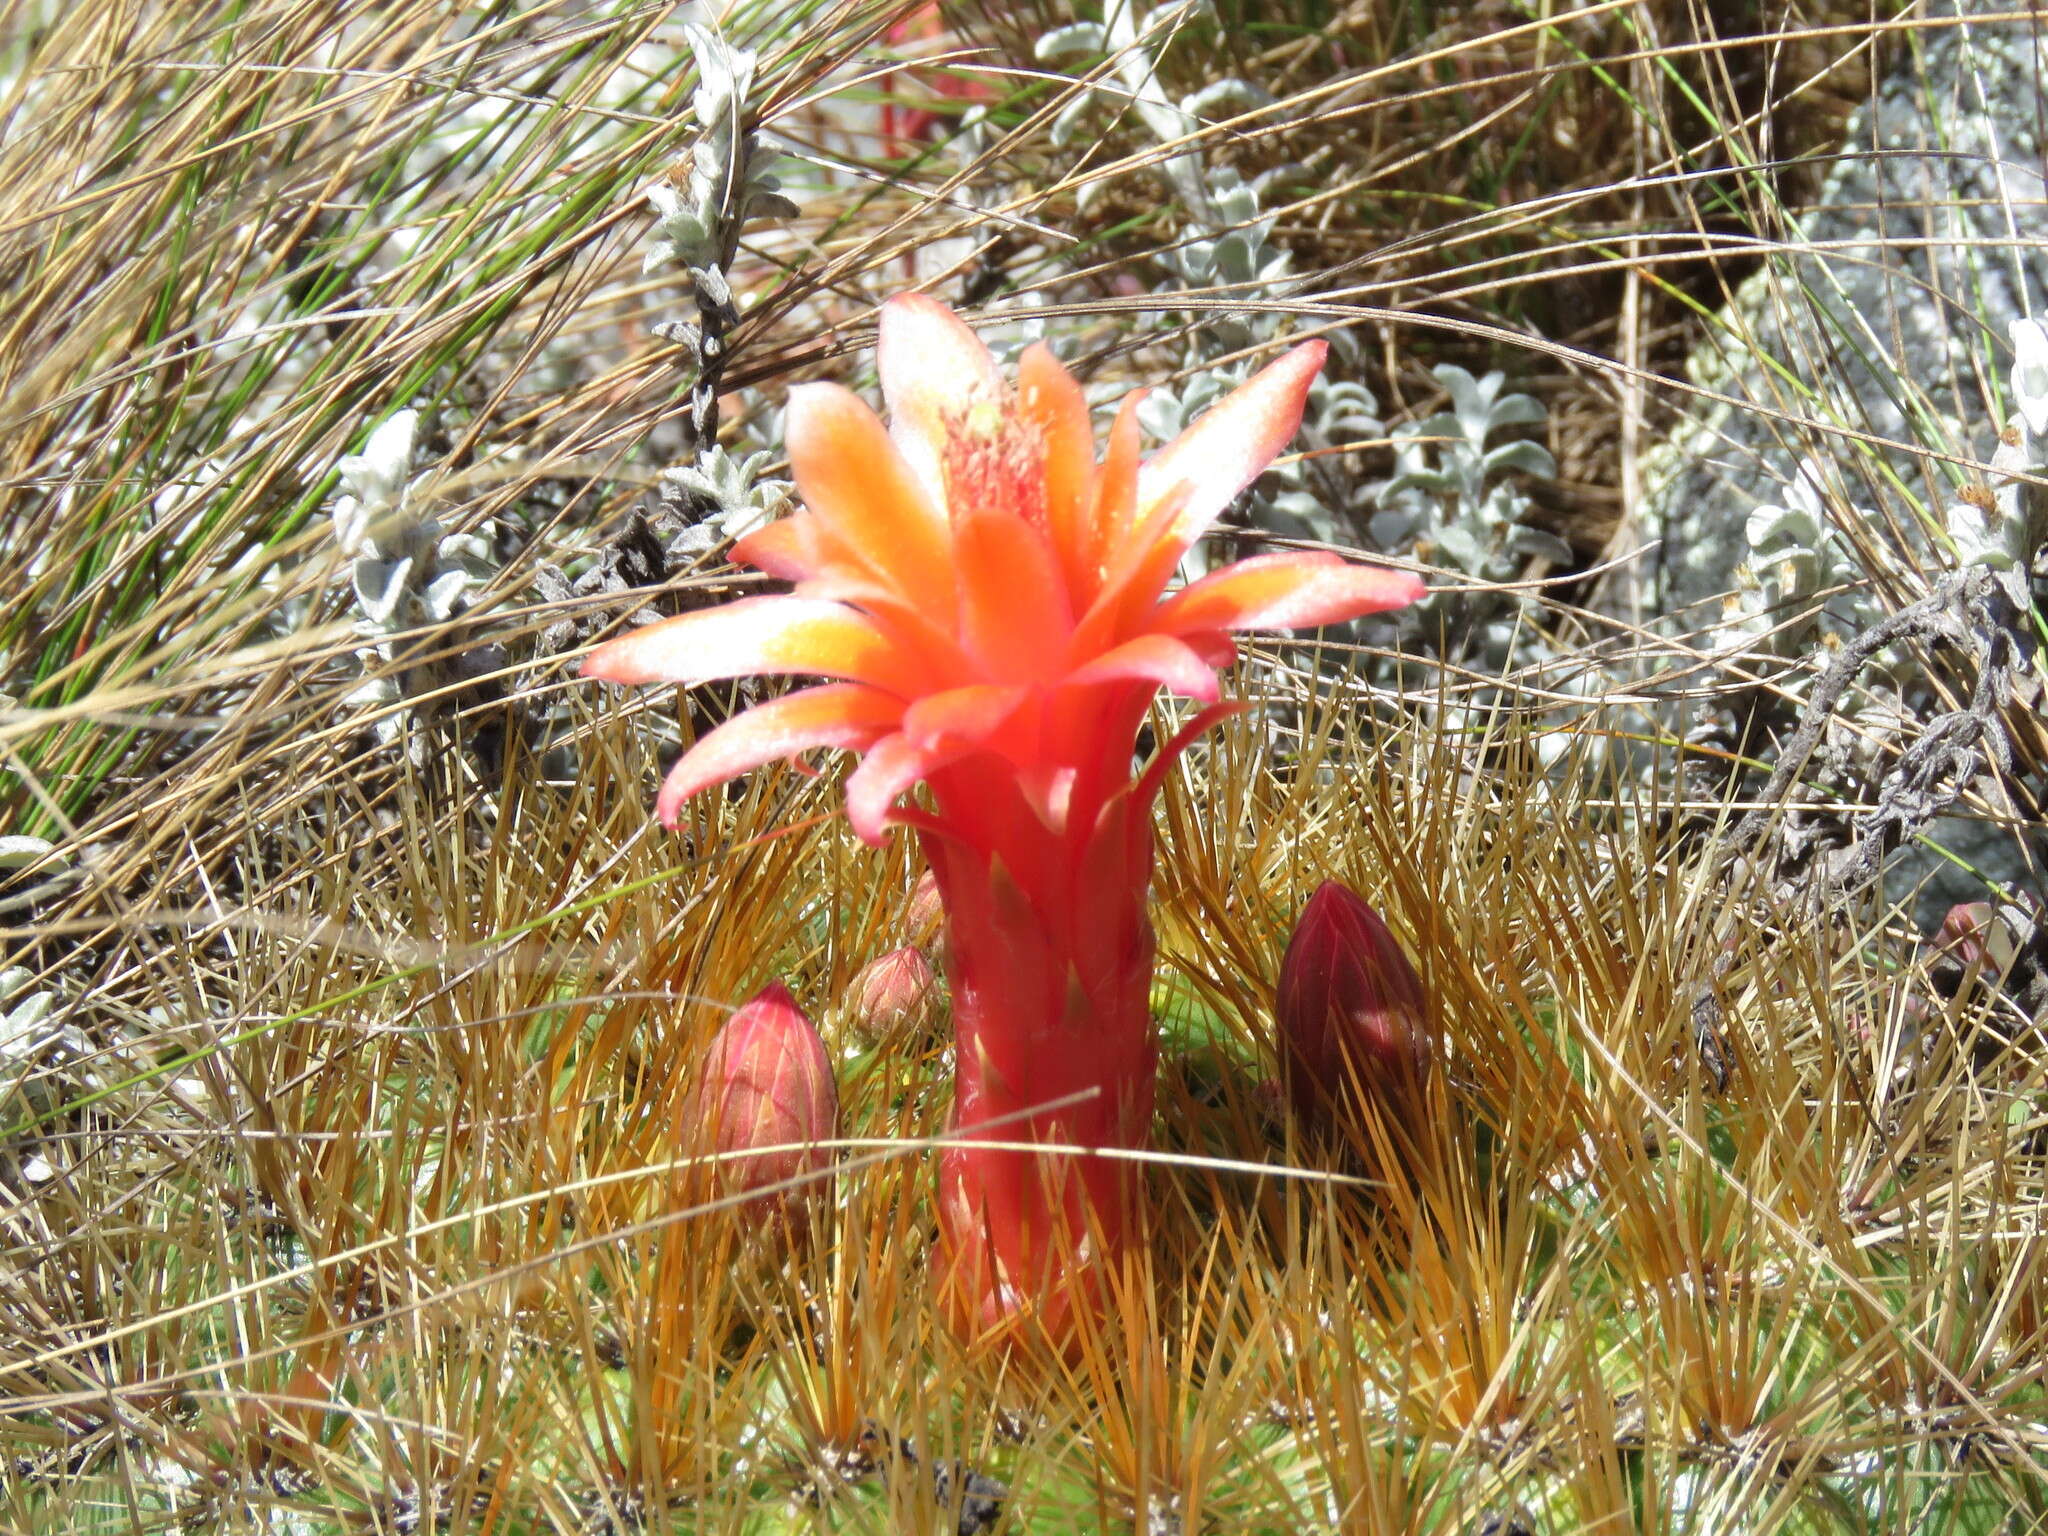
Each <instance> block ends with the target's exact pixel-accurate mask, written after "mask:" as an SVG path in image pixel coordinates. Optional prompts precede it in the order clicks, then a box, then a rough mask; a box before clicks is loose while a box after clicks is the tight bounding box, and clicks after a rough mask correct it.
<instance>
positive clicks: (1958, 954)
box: [1934, 901, 1995, 966]
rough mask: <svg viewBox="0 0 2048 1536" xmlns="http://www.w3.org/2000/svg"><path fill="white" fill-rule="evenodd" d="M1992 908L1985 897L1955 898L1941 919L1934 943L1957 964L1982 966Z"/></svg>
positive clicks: (1987, 949) (1986, 953)
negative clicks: (1939, 930)
mask: <svg viewBox="0 0 2048 1536" xmlns="http://www.w3.org/2000/svg"><path fill="white" fill-rule="evenodd" d="M1994 910H1995V909H1994V908H1993V907H1992V905H1991V903H1990V902H1988V901H1959V902H1957V903H1956V904H1955V905H1954V906H1952V907H1950V908H1949V909H1948V914H1947V916H1945V917H1943V918H1942V920H1941V932H1940V933H1939V934H1937V935H1936V936H1935V940H1934V942H1935V946H1936V947H1937V948H1938V949H1941V950H1942V951H1944V952H1945V953H1947V954H1948V955H1949V956H1950V958H1952V959H1953V960H1954V961H1955V962H1956V964H1958V965H1961V966H1972V965H1976V966H1983V965H1986V964H1988V963H1989V962H1990V959H1991V955H1990V946H1989V942H1988V941H1989V939H1990V937H1991V930H1992V925H1993V912H1994Z"/></svg>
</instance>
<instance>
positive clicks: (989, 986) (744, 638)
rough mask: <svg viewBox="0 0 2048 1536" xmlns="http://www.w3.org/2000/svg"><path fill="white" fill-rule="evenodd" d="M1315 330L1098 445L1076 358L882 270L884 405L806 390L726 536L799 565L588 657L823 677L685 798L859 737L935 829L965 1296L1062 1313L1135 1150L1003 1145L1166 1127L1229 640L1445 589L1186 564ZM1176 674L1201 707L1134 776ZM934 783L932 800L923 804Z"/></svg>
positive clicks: (1111, 1212) (659, 677)
mask: <svg viewBox="0 0 2048 1536" xmlns="http://www.w3.org/2000/svg"><path fill="white" fill-rule="evenodd" d="M1324 352H1325V348H1324V346H1323V344H1322V343H1321V342H1305V343H1303V344H1301V345H1299V346H1297V347H1295V348H1294V349H1293V350H1292V351H1290V352H1288V353H1287V354H1286V355H1285V356H1283V357H1281V358H1280V359H1278V360H1277V361H1275V362H1274V363H1272V364H1270V365H1269V366H1268V367H1266V368H1265V369H1263V370H1262V371H1261V372H1259V373H1257V374H1255V375H1254V376H1253V377H1252V378H1251V379H1250V380H1248V381H1247V382H1246V383H1245V384H1244V385H1243V386H1242V387H1241V388H1239V389H1238V390H1237V391H1235V392H1234V393H1233V394H1231V395H1230V396H1229V397H1228V398H1226V399H1225V400H1223V401H1222V402H1220V403H1219V404H1218V405H1217V406H1216V407H1215V408H1214V409H1212V410H1210V411H1209V412H1208V413H1207V414H1206V415H1204V416H1203V417H1202V418H1201V419H1200V420H1198V421H1196V422H1195V423H1194V424H1193V425H1192V426H1191V427H1190V428H1189V429H1188V430H1187V431H1186V432H1184V433H1182V434H1181V435H1180V436H1179V437H1178V438H1176V439H1175V440H1174V441H1173V442H1172V443H1170V444H1169V445H1167V446H1166V447H1165V448H1164V449H1162V450H1161V451H1160V452H1158V453H1156V454H1154V455H1152V457H1150V458H1149V459H1147V458H1143V457H1142V455H1141V451H1140V444H1139V437H1138V422H1137V415H1136V407H1137V403H1138V399H1139V398H1140V397H1139V396H1137V395H1132V396H1130V397H1128V398H1126V399H1125V400H1124V402H1123V405H1122V407H1121V409H1120V410H1119V411H1118V413H1117V416H1116V420H1115V423H1114V425H1113V426H1112V427H1111V429H1110V433H1109V439H1108V445H1107V449H1106V451H1105V453H1104V454H1103V457H1102V459H1101V460H1100V462H1098V461H1097V459H1096V456H1095V442H1094V433H1093V430H1092V427H1091V425H1090V421H1089V413H1088V407H1087V405H1086V402H1085V401H1084V399H1083V397H1082V393H1081V389H1080V386H1079V385H1078V384H1077V383H1076V382H1075V381H1074V379H1073V377H1072V376H1071V375H1070V374H1068V372H1067V371H1066V369H1064V368H1063V367H1061V366H1060V364H1059V363H1058V362H1057V361H1056V360H1055V359H1054V357H1053V355H1052V353H1051V352H1050V351H1049V350H1048V349H1047V348H1046V347H1044V346H1043V345H1037V346H1033V347H1032V348H1031V349H1030V350H1028V351H1027V352H1025V353H1024V355H1023V357H1022V359H1021V361H1020V366H1019V369H1018V377H1017V382H1016V384H1015V386H1014V387H1013V386H1012V385H1011V384H1009V383H1008V382H1007V381H1006V380H1004V379H1003V378H1002V376H1001V375H1000V373H999V372H998V370H997V367H996V364H995V361H994V359H993V358H992V357H991V356H990V354H989V352H988V349H987V348H986V347H984V346H983V345H982V343H981V342H980V340H979V339H978V338H977V337H976V336H975V334H974V332H973V331H972V330H970V329H969V328H968V327H967V325H966V324H965V323H964V322H962V321H961V320H960V319H959V317H958V316H956V315H954V314H953V313H952V312H951V311H950V310H948V309H946V308H945V307H944V306H943V305H940V304H938V303H936V302H934V301H933V300H931V299H928V298H925V297H923V296H921V295H915V294H912V295H904V296H900V297H897V298H894V299H891V300H890V301H889V302H888V303H887V304H886V305H884V306H883V309H882V315H881V340H880V369H881V376H882V392H883V396H884V398H885V401H886V403H887V405H888V408H889V416H890V421H889V425H888V426H887V427H884V425H883V424H882V422H881V421H880V420H879V419H877V417H876V416H875V414H874V412H873V411H871V410H870V409H869V408H868V407H867V406H866V405H865V404H864V403H862V402H861V401H860V400H859V399H858V398H857V397H856V396H854V395H853V394H851V393H850V392H848V391H847V390H845V389H842V388H840V387H839V386H838V385H835V384H809V385H803V386H800V387H799V388H797V389H796V390H794V391H793V392H792V394H791V397H790V403H789V414H788V441H789V455H790V463H791V467H792V470H793V472H794V475H795V479H796V484H797V489H798V492H799V494H800V496H801V499H802V502H803V510H802V511H800V512H798V513H797V514H795V515H794V516H791V517H789V518H785V519H783V520H782V521H780V522H777V523H774V524H771V525H770V526H769V527H767V528H765V529H762V530H760V531H759V532H757V533H754V534H752V535H750V536H748V537H747V538H745V539H742V540H741V541H740V542H739V543H738V544H737V545H736V546H735V547H734V550H733V556H734V558H735V559H736V560H738V561H740V562H741V563H743V564H747V565H751V566H754V567H755V568H756V569H759V570H761V571H765V572H766V573H768V574H769V575H771V576H775V577H779V578H781V579H783V580H785V581H788V582H791V583H793V590H792V591H790V592H788V593H786V594H777V595H773V596H762V597H749V598H743V599H741V600H739V601H737V602H733V603H729V604H727V605H725V606H724V607H720V608H713V609H707V610H703V611H699V612H695V613H689V614H685V615H682V616H681V617H678V618H672V619H667V620H664V621H662V622H660V623H657V624H652V625H649V626H648V627H647V628H645V629H642V630H639V631H636V632H634V633H632V634H629V635H626V636H624V637H623V638H621V639H618V640H614V641H612V642H610V643H609V644H607V645H604V646H602V647H600V648H599V649H598V650H597V651H595V652H594V653H593V654H592V655H591V656H590V658H589V659H588V660H587V661H586V663H585V664H584V673H585V675H586V676H590V677H596V678H603V679H607V680H610V681H612V682H618V683H657V682H666V683H678V684H685V685H688V684H695V683H706V682H712V681H715V680H718V679H721V678H730V677H738V676H743V675H751V674H783V675H794V676H806V677H815V678H821V679H825V681H823V682H820V683H818V684H816V685H815V686H812V687H808V688H803V689H800V690H798V691H796V692H793V693H789V694H787V695H784V696H783V697H780V698H777V699H773V700H770V701H768V702H766V703H763V704H759V705H756V706H755V707H754V708H752V709H750V710H747V711H746V712H745V713H743V714H740V715H738V716H735V717H734V718H733V719H731V720H729V721H727V722H725V723H724V724H723V725H721V726H719V727H718V728H717V729H715V730H713V731H711V732H709V733H708V734H707V735H705V736H704V737H703V738H702V739H701V740H700V741H698V742H697V743H696V745H695V746H693V747H692V748H691V749H690V750H689V751H688V752H687V753H685V754H684V756H683V757H682V759H681V760H680V761H679V762H678V763H677V764H676V765H675V767H674V769H673V770H672V771H671V772H670V773H669V776H668V778H667V780H666V781H665V782H664V784H663V785H662V788H661V793H660V796H659V798H658V800H657V810H658V813H659V814H660V817H661V819H662V821H663V822H664V823H667V824H669V825H673V824H674V822H675V820H676V817H677V814H678V812H679V810H680V808H681V806H682V804H683V802H684V801H685V800H687V799H688V798H689V797H690V796H692V795H694V794H696V793H698V792H699V791H701V790H704V789H706V788H709V787H710V786H712V785H715V784H718V783H721V782H723V781H725V780H727V779H730V778H732V777H734V776H735V775H738V774H741V773H745V772H747V771H748V770H750V769H752V768H755V767H758V766H760V765H762V764H764V763H768V762H771V761H775V760H777V759H781V758H787V757H792V756H795V755H798V754H801V753H804V752H808V751H812V750H815V749H818V748H837V749H842V750H846V751H851V752H855V753H858V754H860V755H861V762H860V765H859V766H858V767H857V768H856V769H855V770H854V772H853V773H852V775H851V776H850V777H849V778H848V780H847V784H846V803H847V813H848V817H849V819H850V821H851V822H852V825H853V828H854V830H855V831H856V832H857V833H858V834H859V835H860V836H861V837H862V838H863V839H865V840H867V841H869V842H880V841H881V840H882V839H883V838H884V837H886V836H887V833H888V829H889V826H890V825H891V824H892V823H907V824H910V825H912V826H914V827H916V828H917V830H918V832H919V834H920V836H921V837H922V839H923V841H924V846H925V855H926V858H927V860H928V862H929V863H930V865H931V867H932V872H933V875H934V876H935V878H936V880H937V884H938V889H939V895H940V898H941V900H942V902H943V903H944V905H945V909H946V913H947V940H948V961H947V968H948V971H949V974H950V976H951V980H952V994H953V1016H954V1028H955V1034H956V1047H957V1048H956V1052H955V1062H956V1068H955V1069H956V1083H955V1111H954V1113H955V1122H956V1125H957V1127H958V1128H959V1130H960V1132H961V1135H962V1141H961V1142H960V1143H959V1144H957V1145H955V1146H952V1147H950V1148H949V1149H948V1150H947V1152H946V1154H945V1156H944V1157H943V1159H942V1162H941V1170H940V1180H941V1213H942V1218H943V1220H942V1231H943V1232H944V1235H945V1240H946V1242H947V1245H948V1248H949V1252H950V1255H951V1259H952V1264H951V1273H952V1275H953V1276H954V1282H955V1288H956V1291H957V1293H958V1294H959V1296H960V1298H961V1299H962V1300H963V1303H964V1305H963V1308H962V1314H963V1316H965V1317H966V1318H967V1319H968V1320H969V1321H970V1323H974V1324H980V1323H990V1322H995V1321H999V1320H1001V1319H1002V1318H1004V1317H1006V1316H1008V1315H1011V1314H1014V1313H1016V1312H1019V1311H1023V1310H1035V1312H1036V1313H1037V1315H1038V1316H1039V1317H1040V1318H1041V1319H1044V1320H1047V1321H1054V1320H1056V1318H1057V1317H1058V1316H1061V1315H1065V1313H1066V1312H1067V1310H1068V1309H1069V1308H1070V1307H1071V1306H1072V1305H1073V1304H1074V1303H1075V1302H1077V1301H1079V1300H1082V1299H1084V1298H1085V1295H1086V1293H1087V1291H1088V1282H1087V1279H1086V1272H1087V1270H1088V1267H1089V1263H1090V1260H1091V1257H1092V1256H1093V1255H1095V1254H1096V1253H1099V1252H1101V1251H1105V1250H1108V1249H1113V1248H1114V1247H1116V1246H1117V1245H1119V1244H1121V1243H1122V1242H1123V1241H1124V1240H1125V1238H1126V1236H1127V1232H1128V1229H1129V1224H1130V1223H1129V1218H1130V1216H1131V1189H1132V1183H1131V1178H1130V1173H1129V1168H1128V1165H1127V1164H1123V1163H1118V1162H1114V1161H1112V1160H1110V1159H1105V1158H1095V1157H1089V1156H1082V1157H1081V1158H1079V1160H1078V1161H1077V1162H1075V1163H1072V1164H1068V1163H1065V1162H1062V1161H1061V1160H1059V1159H1055V1158H1053V1157H1051V1156H1044V1157H1040V1156H1037V1155H1034V1154H1032V1153H1031V1152H1029V1151H1028V1150H1025V1151H1020V1150H1016V1149H1015V1148H1014V1147H1004V1146H999V1145H996V1143H1000V1142H1007V1143H1023V1144H1026V1145H1027V1146H1028V1145H1029V1144H1034V1143H1035V1144H1040V1145H1050V1144H1054V1143H1059V1144H1063V1145H1070V1146H1077V1147H1080V1148H1083V1149H1090V1148H1130V1147H1138V1146H1142V1145H1143V1144H1144V1142H1145V1141H1146V1139H1147V1138H1148V1136H1149V1131H1150V1124H1151V1112H1152V1076H1153V1072H1154V1067H1155V1047H1154V1043H1153V1029H1152V1020H1151V1015H1150V1010H1149V994H1150V985H1151V971H1152V956H1153V942H1152V931H1151V924H1150V921H1149V917H1148V915H1147V912H1146V905H1145V902H1146V890H1147V887H1148V885H1149V882H1150V878H1151V870H1152V833H1151V816H1150V806H1151V801H1152V798H1153V796H1154V794H1155V793H1156V791H1157V789H1158V786H1159V784H1160V782H1161V779H1162V777H1163V774H1164V771H1165V768H1166V767H1167V765H1168V764H1169V763H1170V762H1171V760H1172V758H1173V756H1174V755H1175V754H1176V753H1177V752H1178V751H1179V750H1181V749H1182V748H1183V747H1185V745H1186V744H1187V743H1188V742H1189V741H1190V740H1192V739H1193V737H1194V736H1195V735H1197V734H1199V732H1200V731H1201V730H1202V729H1203V728H1204V727H1205V726H1207V725H1208V724H1210V723H1213V722H1214V721H1215V720H1216V719H1218V718H1220V717H1221V715H1222V714H1224V713H1227V712H1228V710H1229V708H1230V706H1226V705H1223V704H1221V703H1220V696H1221V690H1220V687H1219V684H1218V679H1217V671H1218V669H1219V668H1222V667H1224V666H1227V665H1228V664H1229V663H1230V662H1231V661H1232V660H1233V658H1234V657H1235V655H1236V648H1235V645H1234V643H1233V641H1232V639H1231V636H1232V635H1233V634H1235V633H1237V632H1240V631H1244V630H1257V629H1288V628H1296V627H1301V626H1309V625H1321V624H1329V623H1335V622H1338V621H1341V620H1345V619H1351V618H1355V617H1358V616H1359V615H1362V614H1366V613H1372V612H1377V611H1379V610H1382V609H1387V608H1393V607H1397V606H1400V605H1401V604H1404V603H1408V602H1412V601H1413V600H1415V599H1416V598H1417V597H1419V596H1420V595H1421V593H1422V590H1423V589H1422V583H1421V582H1420V581H1419V580H1418V579H1417V578H1415V577H1414V576H1411V575H1407V574H1403V573H1397V572H1390V571H1384V570H1375V569H1370V568H1367V567H1362V566H1358V565H1353V564H1351V563H1349V562H1347V561H1345V560H1343V559H1341V558H1340V557H1338V556H1336V555H1334V554H1326V553H1287V554H1273V555H1264V556H1260V557H1258V558H1255V559H1250V560H1244V561H1240V562H1238V563H1237V564H1235V565H1230V566H1226V567H1224V568H1222V569H1220V570H1216V571H1213V572H1211V573H1210V574H1209V575H1207V576H1205V577H1203V578H1202V579H1201V580H1199V581H1196V582H1193V583H1191V584H1189V585H1187V586H1185V587H1183V588H1181V589H1179V590H1178V591H1175V592H1172V593H1170V594H1169V593H1168V592H1167V590H1166V589H1167V585H1168V583H1169V582H1170V581H1171V580H1172V578H1173V575H1174V573H1175V570H1176V569H1177V567H1178V566H1179V565H1180V562H1181V559H1182V557H1183V556H1184V555H1185V554H1186V553H1187V552H1188V550H1189V549H1190V547H1191V546H1192V545H1193V544H1194V543H1195V541H1196V540H1197V539H1199V538H1200V537H1201V536H1202V534H1203V533H1204V532H1205V531H1206V530H1207V528H1208V527H1209V524H1210V523H1211V522H1212V521H1213V520H1214V518H1215V517H1216V516H1217V514H1218V513H1220V512H1221V511H1222V510H1223V509H1224V508H1225V507H1226V506H1228V505H1229V503H1230V502H1231V500H1232V499H1233V498H1235V497H1236V496H1237V494H1238V493H1239V492H1240V491H1242V490H1243V489H1244V488H1245V487H1246V486H1248V485H1249V484H1250V483H1251V482H1252V481H1253V480H1254V479H1256V478H1257V477H1258V475H1259V474H1260V472H1261V471H1263V470H1264V469H1265V467H1266V466H1267V465H1268V464H1269V463H1270V462H1271V461H1272V459H1273V458H1274V456H1275V455H1276V454H1278V453H1279V451H1280V450H1281V448H1282V447H1284V446H1285V444H1286V443H1287V440H1288V439H1289V438H1290V437H1292V436H1293V434H1294V432H1295V430H1296V428H1297V427H1298V426H1299V424H1300V419H1301V411H1302V405H1303V402H1304V399H1305V398H1306V395H1307V392H1308V388H1309V384H1310V382H1311V381H1312V380H1313V379H1314V377H1315V375H1316V372H1317V370H1318V369H1319V368H1320V367H1321V366H1322V363H1323V357H1324ZM1162 687H1163V688H1168V689H1170V690H1172V691H1174V692H1176V693H1179V694H1182V695H1185V696H1187V697H1189V698H1193V699H1196V700H1198V701H1201V702H1203V703H1205V704H1208V705H1209V706H1211V707H1210V708H1208V709H1206V710H1203V711H1201V712H1199V713H1198V714H1197V715H1196V716H1195V718H1194V720H1193V721H1192V722H1190V724H1189V726H1188V727H1187V728H1186V729H1184V730H1183V731H1182V732H1181V733H1180V735H1179V736H1177V737H1176V738H1175V739H1174V741H1173V742H1172V743H1170V744H1169V745H1168V747H1167V748H1166V750H1164V751H1163V752H1161V753H1160V754H1158V756H1157V757H1156V758H1155V759H1154V761H1153V763H1152V764H1151V765H1150V766H1149V767H1148V768H1147V769H1146V770H1145V772H1144V773H1143V774H1142V775H1138V774H1135V773H1134V771H1133V763H1132V754H1133V750H1134V743H1135V741H1136V738H1137V733H1138V730H1139V727H1140V726H1141V725H1142V723H1143V721H1144V717H1145V713H1146V710H1147V709H1148V708H1149V706H1150V703H1151V700H1152V698H1153V696H1154V695H1155V694H1156V693H1157V692H1158V690H1159V689H1160V688H1162ZM920 783H922V784H923V785H924V786H925V787H926V789H927V791H928V793H929V795H930V798H931V808H930V809H929V810H925V809H917V808H910V807H904V806H902V805H900V804H899V802H900V800H901V799H902V797H903V796H904V795H905V794H906V793H907V792H909V791H910V790H911V789H913V788H914V787H915V786H917V785H919V784H920ZM1070 1282H1076V1283H1070Z"/></svg>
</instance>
